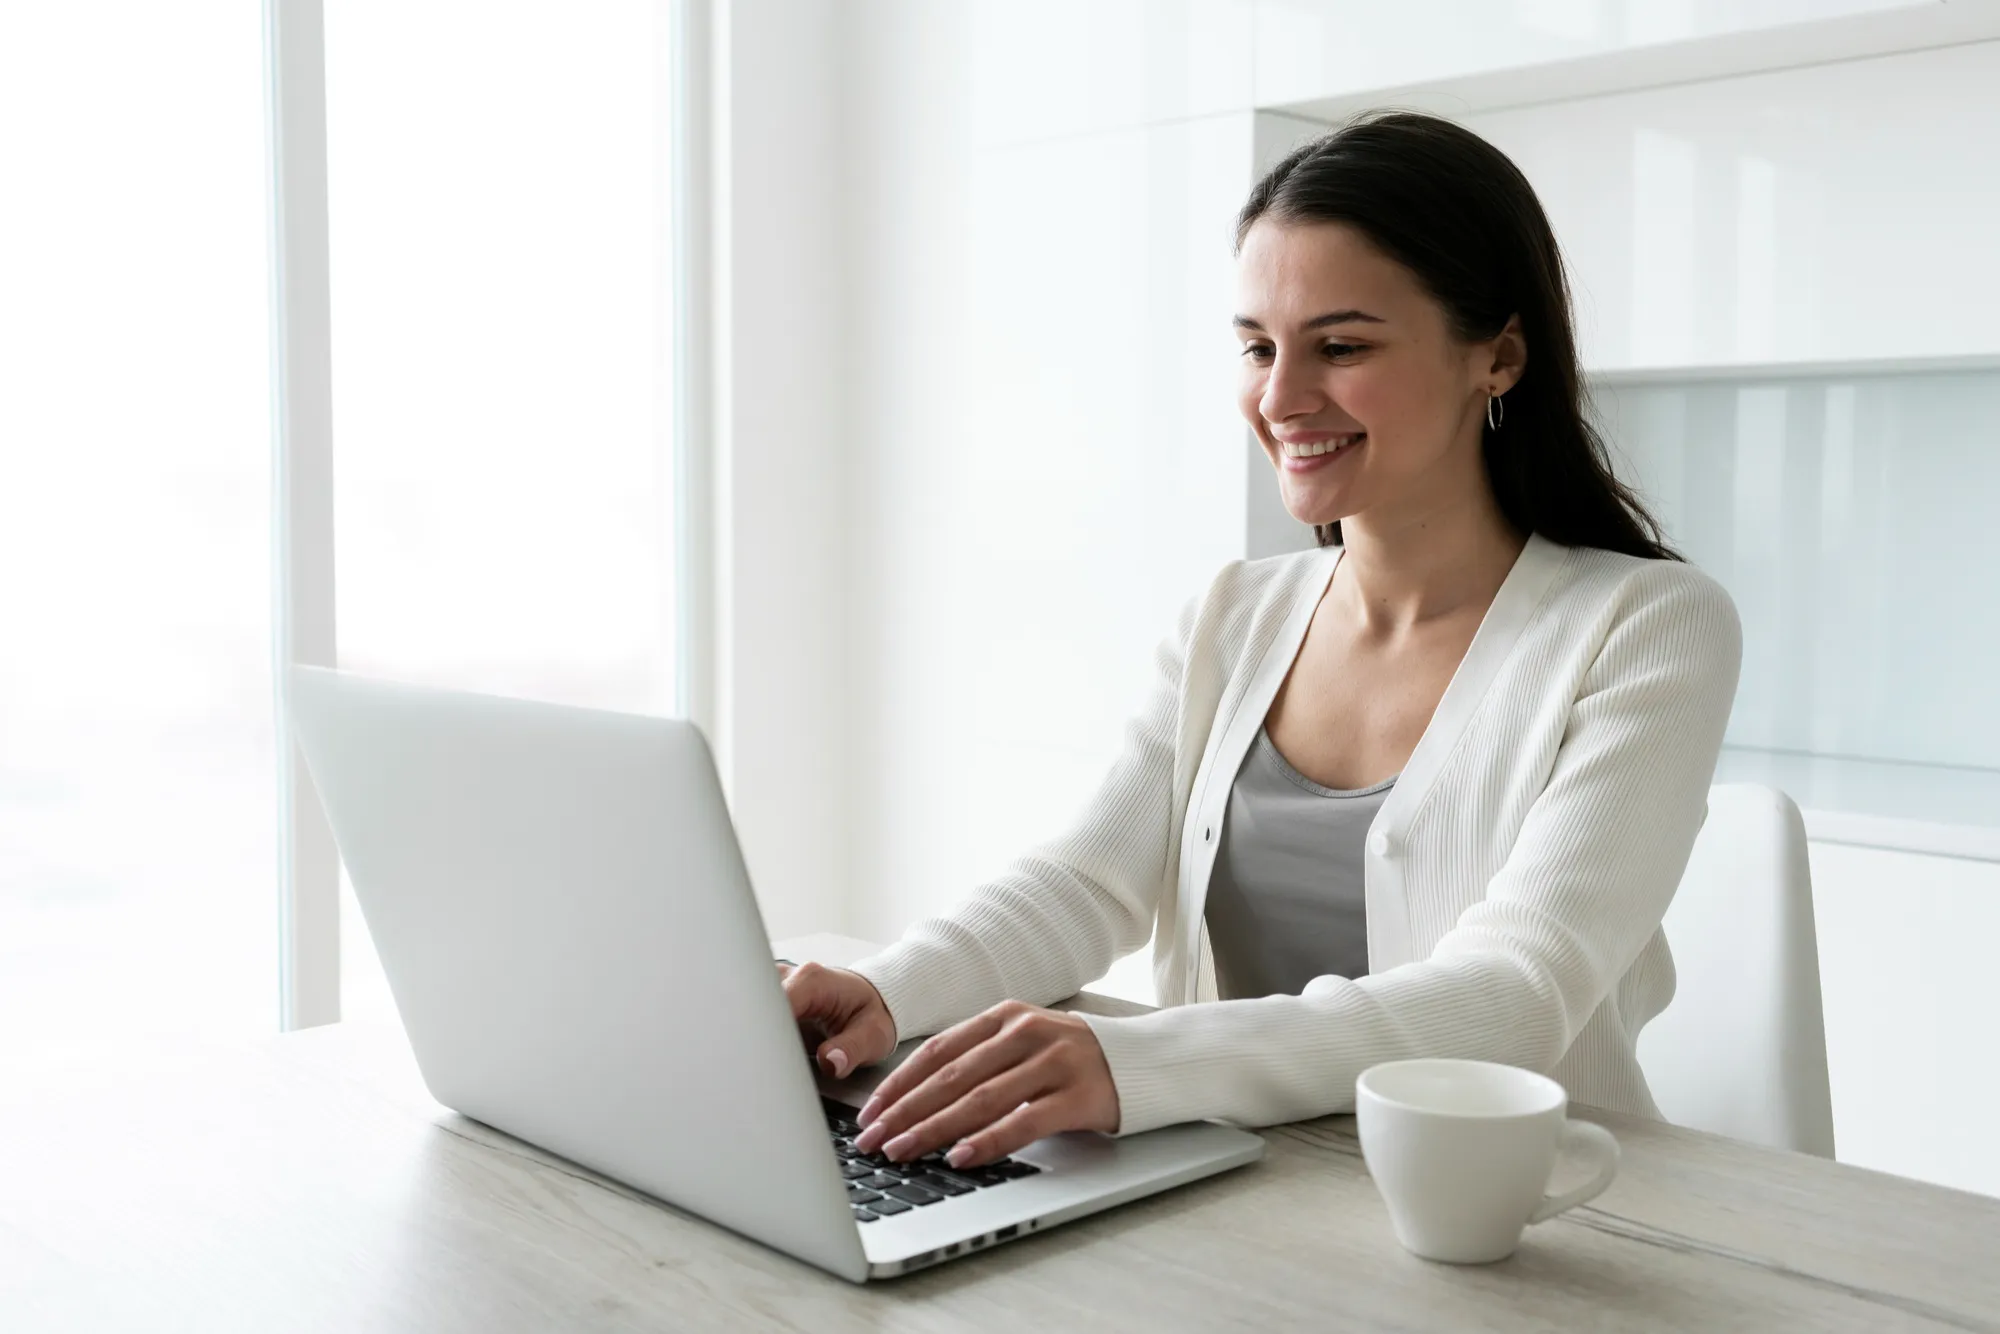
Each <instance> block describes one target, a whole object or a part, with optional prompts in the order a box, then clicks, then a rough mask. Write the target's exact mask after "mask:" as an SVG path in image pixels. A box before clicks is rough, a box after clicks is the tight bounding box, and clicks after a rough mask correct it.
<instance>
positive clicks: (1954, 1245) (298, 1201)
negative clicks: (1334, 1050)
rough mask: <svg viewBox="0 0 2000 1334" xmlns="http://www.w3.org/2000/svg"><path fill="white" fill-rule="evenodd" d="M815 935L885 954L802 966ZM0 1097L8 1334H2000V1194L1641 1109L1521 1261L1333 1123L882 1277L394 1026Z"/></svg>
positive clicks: (216, 1049) (155, 1063)
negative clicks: (628, 1155)
mask: <svg viewBox="0 0 2000 1334" xmlns="http://www.w3.org/2000/svg"><path fill="white" fill-rule="evenodd" d="M815 941H817V942H818V946H819V947H823V948H819V949H818V950H817V953H818V954H819V957H826V958H828V961H830V962H838V961H839V959H840V958H843V957H851V953H849V952H848V951H850V950H851V949H852V948H854V947H856V946H858V942H841V941H835V940H830V939H828V938H814V940H807V941H788V942H780V950H781V952H783V953H786V954H788V955H789V956H790V957H794V958H802V957H815V953H816V946H815ZM1078 1004H1079V1005H1081V1006H1087V1007H1088V1008H1092V1009H1099V1010H1110V1011H1121V1010H1123V1011H1129V1010H1131V1009H1134V1008H1137V1007H1131V1006H1129V1005H1126V1004H1125V1003H1123V1002H1118V1001H1111V1000H1108V999H1104V998H1089V997H1083V998H1079V1001H1078ZM0 1081H3V1082H0V1330H4V1331H7V1332H8V1334H15V1332H16V1331H42V1330H146V1331H154V1330H190V1331H193V1330H200V1331H233V1330H243V1331H253V1330H254V1331H277V1330H308V1331H321V1330H325V1331H353V1330H365V1331H376V1330H380V1331H417V1330H423V1331H459V1330H463V1331H481V1334H499V1332H502V1331H515V1330H521V1331H527V1330H551V1329H561V1330H640V1329H646V1330H659V1329H729V1328H753V1329H754V1328H769V1329H786V1330H802V1331H804V1330H811V1331H837V1330H946V1331H950V1330H1006V1331H1009V1334H1018V1332H1019V1331H1020V1330H1021V1329H1023V1328H1034V1329H1046V1330H1069V1329H1147V1330H1162V1329H1259V1330H1265V1329H1314V1330H1328V1329H1383V1330H1401V1329H1439V1330H1515V1329H1593V1330H1596V1329H1602V1330H1615V1329H1648V1330H1651V1329H1676V1330H1681V1329H1685V1330H1728V1329H1744V1330H1797V1329H1857V1330H1896V1329H1969V1330H1993V1331H2000V1201H1996V1200H1993V1199H1989V1198H1987V1197H1984V1196H1975V1195H1969V1194H1964V1193H1960V1192H1956V1191H1951V1190H1946V1189H1943V1188H1941V1187H1936V1186H1930V1185H1925V1184H1921V1183H1918V1182H1914V1181H1906V1180H1902V1179H1900V1178H1895V1177H1888V1176H1882V1175H1879V1174H1876V1173H1871V1172H1866V1171H1862V1170H1859V1169H1856V1168H1850V1167H1845V1166H1841V1165H1839V1164H1835V1163H1829V1162H1825V1161H1822V1160H1820V1159H1816V1158H1809V1157H1805V1156H1802V1155H1795V1154H1784V1153H1777V1152H1773V1151H1770V1150H1765V1149H1760V1148H1755V1147H1752V1146H1749V1145H1744V1144H1738V1143H1734V1142H1731V1141H1727V1140H1722V1139H1718V1138H1715V1137H1713V1136H1708V1135H1702V1134H1698V1133H1695V1132H1691V1131H1683V1130H1677V1129H1674V1128H1671V1127H1667V1126H1661V1125H1655V1124H1651V1123H1645V1122H1639V1121H1634V1120H1631V1119H1629V1118H1624V1117H1617V1116H1610V1115H1594V1114H1589V1113H1580V1114H1584V1115H1589V1116H1590V1119H1592V1120H1597V1121H1600V1122H1601V1123H1603V1124H1604V1125H1607V1126H1609V1127H1610V1128H1611V1129H1612V1130H1613V1131H1614V1133H1616V1134H1617V1136H1618V1138H1619V1140H1620V1142H1621V1143H1622V1145H1623V1146H1624V1151H1625V1157H1624V1168H1623V1171H1622V1172H1621V1174H1620V1176H1619V1179H1618V1180H1617V1182H1616V1183H1615V1184H1614V1185H1613V1186H1612V1187H1611V1189H1610V1190H1609V1191H1607V1192H1606V1193H1605V1194H1604V1195H1603V1196H1601V1197H1600V1198H1599V1199H1598V1201H1597V1203H1596V1204H1595V1205H1594V1206H1592V1207H1586V1208H1584V1209H1581V1210H1577V1211H1575V1212H1572V1213H1570V1214H1567V1215H1564V1216H1563V1217H1562V1218H1560V1219H1557V1220H1556V1221H1554V1222H1551V1223H1547V1224H1544V1225H1542V1226H1540V1227H1537V1228H1533V1229H1530V1230H1529V1232H1528V1235H1527V1238H1526V1240H1525V1241H1524V1242H1523V1244H1522V1247H1521V1249H1520V1251H1519V1252H1518V1253H1517V1254H1516V1255H1515V1256H1514V1257H1513V1258H1512V1259H1510V1260H1507V1261H1504V1262H1502V1263H1500V1264H1497V1265H1489V1266H1484V1267H1478V1268H1455V1267H1452V1266H1445V1265H1435V1264H1430V1263H1427V1262H1425V1261H1422V1260H1418V1259H1415V1258H1413V1257H1411V1256H1409V1255H1408V1254H1406V1253H1404V1252H1403V1251H1402V1250H1401V1249H1400V1248H1399V1247H1398V1246H1397V1245H1396V1242H1395V1239H1394V1237H1393V1236H1392V1235H1391V1233H1390V1230H1389V1224H1388V1218H1387V1216H1386V1214H1385V1213H1384V1210H1383V1207H1382V1203H1381V1200H1380V1198H1379V1197H1378V1196H1377V1195H1376V1193H1375V1191H1374V1188H1373V1186H1372V1185H1371V1183H1370V1182H1369V1180H1368V1177H1367V1174H1366V1170H1365V1168H1364V1167H1363V1164H1362V1162H1361V1159H1360V1154H1359V1148H1358V1146H1357V1145H1356V1143H1355V1139H1354V1128H1353V1121H1352V1118H1349V1117H1328V1118H1325V1119H1323V1120H1319V1121H1311V1122H1302V1123H1298V1124H1295V1125H1289V1126H1281V1127H1272V1128H1269V1129H1267V1130H1266V1131H1265V1132H1264V1133H1265V1134H1266V1136H1267V1139H1268V1141H1269V1145H1270V1151H1269V1153H1268V1154H1267V1156H1266V1157H1265V1159H1264V1160H1263V1161H1261V1162H1259V1163H1256V1164H1253V1165H1251V1166H1250V1167H1247V1168H1243V1169H1240V1170H1238V1171H1235V1172H1231V1173H1228V1174H1226V1175H1224V1176H1221V1177H1217V1178H1212V1179H1210V1180H1207V1181H1203V1182H1198V1183H1196V1184H1194V1185H1191V1186H1186V1187H1182V1188H1180V1189H1178V1190H1174V1191H1169V1192H1167V1193H1166V1194H1164V1195H1159V1196H1154V1197H1152V1198H1150V1199H1147V1200H1142V1201H1139V1202H1137V1203H1134V1204H1130V1205H1126V1206H1124V1207H1121V1208H1118V1209H1114V1210H1111V1211H1109V1212H1107V1213H1103V1214H1099V1215H1096V1216H1093V1217H1091V1218H1087V1219H1083V1220H1080V1221H1078V1222H1074V1223H1069V1224H1065V1225H1063V1226H1062V1227H1059V1228H1056V1229H1054V1230H1052V1231H1050V1232H1048V1233H1044V1234H1040V1235H1036V1236H1032V1237H1029V1238H1026V1239H1024V1240H1021V1241H1018V1242H1013V1243H1010V1244H1008V1245H1005V1246H1002V1247H1000V1248H998V1249H995V1250H992V1251H989V1252H983V1253H980V1254H976V1255H973V1256H970V1257H967V1258H964V1259H960V1260H955V1261H952V1262H950V1263H948V1264H945V1265H942V1266H939V1267H937V1268H934V1269H929V1270H925V1271H922V1272H920V1273H918V1274H915V1275H912V1276H910V1277H907V1278H902V1279H897V1280H894V1281H891V1282H889V1283H885V1284H877V1285H873V1286H870V1287H866V1288H857V1287H854V1286H852V1285H850V1284H847V1283H845V1282H842V1281H841V1280H839V1279H836V1278H833V1277H831V1276H828V1275H825V1274H822V1273H820V1272H819V1271H818V1270H815V1269H812V1268H810V1267H808V1266H806V1265H803V1264H801V1263H799V1262H797V1261H794V1260H791V1259H789V1258H787V1257H785V1256H782V1255H779V1254H777V1253H775V1252H772V1251H769V1250H766V1249H765V1248H763V1247H762V1246H759V1245H757V1244H756V1243H754V1242H752V1241H749V1240H747V1239H744V1238H740V1237H737V1236H735V1235H734V1234H731V1233H728V1232H725V1231H723V1230H722V1229H720V1228H716V1227H714V1226H712V1225H710V1224H708V1223H706V1222H704V1221H702V1220H700V1219H698V1218H693V1217H690V1216H688V1215H685V1214H682V1213H680V1212H679V1211H677V1210H675V1209H674V1208H672V1207H671V1206H668V1205H664V1204H661V1203H659V1202H656V1201H652V1200H648V1199H645V1198H643V1197H640V1196H638V1195H636V1194H635V1193H633V1192H632V1191H630V1190H627V1189H626V1188H624V1187H622V1186H619V1185H617V1184H615V1183H611V1182H607V1181H605V1180H603V1179H602V1178H599V1177H597V1176H594V1175H593V1174H591V1173H588V1172H585V1171H582V1170H580V1169H578V1168H575V1167H573V1166H571V1165H569V1164H567V1163H564V1162H562V1161H560V1160H558V1159H554V1158H552V1157H551V1156H549V1155H547V1154H545V1153H542V1152H541V1151H539V1150H537V1149H535V1148H533V1147H531V1146H529V1145H526V1144H522V1143H520V1142H518V1141H515V1140H512V1139H509V1138H508V1137H506V1136H504V1135H500V1134H498V1133H496V1132H494V1131H491V1130H489V1129H487V1128H485V1127H483V1126H480V1125H478V1124H476V1123H474V1122H471V1121H467V1120H465V1119H464V1118H462V1117H459V1116H457V1115H455V1114H453V1113H451V1112H448V1111H446V1110H444V1109H443V1108H441V1107H439V1106H437V1104H435V1103H433V1102H432V1101H431V1100H430V1099H429V1097H428V1096H427V1095H426V1094H425V1092H424V1090H423V1086H422V1084H421V1083H420V1081H419V1080H418V1078H417V1075H416V1070H415V1067H414V1065H413V1064H412V1062H411V1060H410V1057H409V1053H408V1048H407V1046H406V1045H405V1044H404V1042H403V1040H402V1035H401V1034H400V1032H398V1031H397V1030H395V1029H393V1028H371V1027H363V1026H359V1025H352V1024H346V1025H338V1026H335V1027H332V1028H326V1029H318V1030H313V1031H310V1032H305V1033H298V1034H292V1035H290V1036H287V1037H283V1038H279V1039H274V1040H269V1041H264V1042H259V1043H254V1044H242V1045H236V1046H231V1045H210V1046H203V1047H193V1046H190V1047H187V1048H184V1049H177V1050H175V1051H171V1052H161V1053H157V1054H156V1056H155V1058H154V1059H152V1060H151V1061H149V1062H147V1063H146V1066H145V1068H138V1069H133V1068H124V1069H120V1070H117V1071H103V1070H99V1071H91V1070H88V1069H80V1068H79V1069H71V1070H69V1071H66V1072H62V1074H61V1075H60V1077H54V1076H29V1077H23V1075H22V1072H18V1071H8V1072H6V1073H5V1074H4V1075H0ZM690 1091H691V1092H693V1091H695V1090H693V1089H691V1090H690ZM702 1091H704V1092H707V1093H710V1094H711V1095H714V1096H726V1093H727V1091H726V1089H704V1090H702ZM715 1147H716V1149H717V1150H718V1151H724V1152H726V1151H728V1149H729V1148H730V1146H726V1145H723V1146H715ZM743 1148H744V1149H745V1150H746V1151H749V1150H752V1149H754V1146H750V1145H745V1146H743Z"/></svg>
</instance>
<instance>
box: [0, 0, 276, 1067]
mask: <svg viewBox="0 0 2000 1334" xmlns="http://www.w3.org/2000/svg"><path fill="white" fill-rule="evenodd" d="M260 42H261V38H260V32H259V17H258V11H257V8H256V6H254V5H248V4H195V5H157V4H149V3H140V2H139V0H127V2H126V3H113V4H109V5H103V4H97V5H90V6H75V5H6V6H0V173H4V179H5V181H6V190H7V204H6V206H5V207H4V208H0V1050H4V1051H6V1052H8V1053H9V1054H10V1058H11V1057H13V1056H16V1055H21V1054H25V1053H37V1054H50V1053H53V1054H58V1055H60V1054H64V1053H71V1052H74V1053H78V1054H79V1059H83V1057H82V1053H85V1052H93V1053H95V1052H101V1050H102V1049H103V1048H104V1047H105V1046H106V1045H107V1044H111V1043H130V1044H140V1045H143V1044H146V1043H149V1042H151V1041H153V1040H154V1039H157V1038H160V1037H165V1036H169V1035H185V1034H204V1035H221V1034H231V1033H239V1032H241V1033H252V1032H257V1031H269V1030H271V1029H272V1028H274V1027H275V1026H276V1023H277V996H278V987H277V967H278V953H277V947H276V942H277V928H276V913H277V900H276V896H275V890H274V886H275V883H276V873H277V855H278V854H277V837H276V833H277V815H276V812H277V798H276V786H275V777H274V774H275V770H274V766H273V740H272V719H273V711H274V707H275V706H274V697H273V691H272V680H271V663H272V652H271V625H272V604H271V598H272V586H271V527H270V524H271V465H270V459H271V416H270V377H269V351H270V349H269V334H268V325H269V320H270V315H269V311H268V307H267V301H268V293H267V286H266V284H267V271H266V269H267V263H268V261H267V258H266V248H265V165H264V154H265V149H264V111H263V71H262V57H261V46H260Z"/></svg>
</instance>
